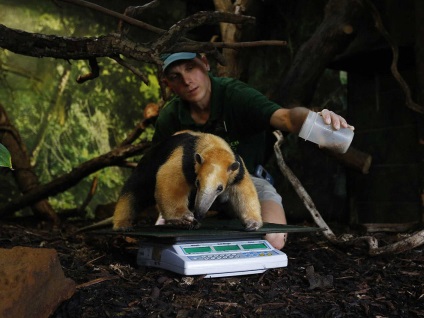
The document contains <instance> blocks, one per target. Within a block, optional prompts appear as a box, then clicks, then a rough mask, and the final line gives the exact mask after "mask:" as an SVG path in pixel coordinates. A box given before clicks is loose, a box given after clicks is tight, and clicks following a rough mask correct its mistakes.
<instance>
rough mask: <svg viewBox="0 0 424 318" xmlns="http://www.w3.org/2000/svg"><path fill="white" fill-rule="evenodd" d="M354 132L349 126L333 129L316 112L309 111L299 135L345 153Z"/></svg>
mask: <svg viewBox="0 0 424 318" xmlns="http://www.w3.org/2000/svg"><path fill="white" fill-rule="evenodd" d="M353 135H354V132H353V130H352V129H350V128H340V129H339V130H334V129H333V127H332V126H331V125H327V124H326V123H325V122H324V119H323V118H322V117H321V116H320V115H319V114H318V113H316V112H313V111H310V112H309V114H308V117H306V120H305V122H304V123H303V125H302V128H301V129H300V132H299V137H301V138H303V139H305V140H309V141H312V142H313V143H316V144H318V145H319V146H321V147H323V148H327V149H331V150H333V151H335V152H338V153H345V152H346V151H347V149H348V148H349V146H350V144H351V143H352V139H353Z"/></svg>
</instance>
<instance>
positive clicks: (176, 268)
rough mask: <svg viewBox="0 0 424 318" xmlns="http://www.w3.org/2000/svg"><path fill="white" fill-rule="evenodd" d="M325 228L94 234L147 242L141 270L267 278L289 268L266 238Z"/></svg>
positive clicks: (233, 225) (211, 225)
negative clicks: (262, 275) (269, 271)
mask: <svg viewBox="0 0 424 318" xmlns="http://www.w3.org/2000/svg"><path fill="white" fill-rule="evenodd" d="M321 230H322V229H320V228H315V227H305V226H293V225H281V224H273V223H265V224H264V225H263V227H262V228H260V229H259V230H257V231H253V232H247V231H244V229H243V227H242V225H241V224H240V222H239V221H237V220H235V221H232V220H230V221H228V220H225V221H223V220H217V221H211V220H209V221H207V222H204V223H202V225H201V227H200V228H199V229H196V230H185V229H178V228H175V227H170V226H167V225H156V226H149V227H138V228H134V229H132V230H131V231H125V232H120V231H110V230H107V231H104V230H103V231H95V232H93V233H96V234H101V233H102V234H114V235H117V234H122V235H126V236H131V237H138V238H142V240H141V243H140V247H139V249H138V253H137V264H138V265H139V266H147V267H157V268H162V269H166V270H169V271H172V272H175V273H178V274H181V275H188V276H192V275H204V276H205V277H206V278H213V277H228V276H238V275H250V274H257V273H263V272H265V271H266V270H267V269H271V268H280V267H286V266H287V262H288V260H287V255H286V254H285V253H284V252H282V251H280V250H277V249H275V248H274V247H272V246H271V244H269V243H268V241H266V240H264V239H263V236H264V235H265V234H267V233H294V232H297V233H299V232H316V231H321Z"/></svg>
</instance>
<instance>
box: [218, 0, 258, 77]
mask: <svg viewBox="0 0 424 318" xmlns="http://www.w3.org/2000/svg"><path fill="white" fill-rule="evenodd" d="M214 4H215V8H216V10H217V11H220V12H229V13H235V14H243V13H244V11H246V8H247V7H248V6H249V5H250V0H237V1H236V2H235V3H234V4H233V3H232V1H231V0H214ZM242 11H243V12H242ZM219 26H220V30H221V38H222V42H226V43H236V42H240V39H241V35H242V29H241V25H238V24H232V23H224V22H221V23H220V24H219ZM222 55H223V56H224V58H225V62H226V65H225V66H224V65H218V66H217V68H218V76H220V77H232V78H240V74H241V65H240V60H239V59H238V58H237V57H238V51H237V50H234V49H225V48H224V49H222Z"/></svg>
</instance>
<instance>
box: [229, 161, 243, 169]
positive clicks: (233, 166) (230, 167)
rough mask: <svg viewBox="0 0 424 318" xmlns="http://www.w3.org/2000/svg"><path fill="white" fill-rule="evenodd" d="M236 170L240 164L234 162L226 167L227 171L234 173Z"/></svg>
mask: <svg viewBox="0 0 424 318" xmlns="http://www.w3.org/2000/svg"><path fill="white" fill-rule="evenodd" d="M238 168H240V162H238V161H235V162H233V163H232V164H231V165H230V166H229V167H228V171H236V170H237V169H238Z"/></svg>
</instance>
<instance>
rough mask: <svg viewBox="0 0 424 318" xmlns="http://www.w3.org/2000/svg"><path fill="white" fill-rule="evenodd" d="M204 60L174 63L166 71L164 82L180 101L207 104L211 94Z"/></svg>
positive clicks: (207, 68)
mask: <svg viewBox="0 0 424 318" xmlns="http://www.w3.org/2000/svg"><path fill="white" fill-rule="evenodd" d="M208 70H209V64H208V61H207V59H206V58H204V57H203V58H198V57H196V58H194V59H192V60H183V61H179V62H175V63H174V64H173V65H171V66H170V69H169V70H167V72H166V74H165V77H164V81H165V83H166V85H167V86H168V87H169V88H170V89H171V90H172V91H173V92H174V93H175V94H177V95H178V96H180V98H181V99H183V100H185V101H187V102H189V103H207V102H209V98H210V93H211V82H210V79H209V76H208Z"/></svg>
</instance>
